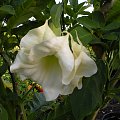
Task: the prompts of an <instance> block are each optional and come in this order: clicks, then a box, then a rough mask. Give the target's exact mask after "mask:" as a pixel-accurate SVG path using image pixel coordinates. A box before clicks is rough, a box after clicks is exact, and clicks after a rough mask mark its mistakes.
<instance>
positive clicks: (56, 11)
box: [50, 4, 63, 35]
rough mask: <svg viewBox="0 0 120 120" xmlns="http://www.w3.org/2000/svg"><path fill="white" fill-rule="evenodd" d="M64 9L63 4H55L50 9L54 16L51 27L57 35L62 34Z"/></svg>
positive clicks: (52, 16)
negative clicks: (61, 22) (61, 21)
mask: <svg viewBox="0 0 120 120" xmlns="http://www.w3.org/2000/svg"><path fill="white" fill-rule="evenodd" d="M62 11H63V7H62V4H55V5H53V7H52V8H51V10H50V15H51V18H52V23H51V25H50V27H51V29H52V30H53V31H54V33H55V34H56V35H61V24H60V19H61V15H62Z"/></svg>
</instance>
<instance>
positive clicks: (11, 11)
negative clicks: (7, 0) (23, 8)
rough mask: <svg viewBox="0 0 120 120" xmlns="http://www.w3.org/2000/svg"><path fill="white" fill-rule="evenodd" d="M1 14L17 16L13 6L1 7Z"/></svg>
mask: <svg viewBox="0 0 120 120" xmlns="http://www.w3.org/2000/svg"><path fill="white" fill-rule="evenodd" d="M0 12H3V13H6V14H11V15H15V10H14V8H13V7H12V6H11V5H4V6H1V7H0Z"/></svg>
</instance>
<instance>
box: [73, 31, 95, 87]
mask: <svg viewBox="0 0 120 120" xmlns="http://www.w3.org/2000/svg"><path fill="white" fill-rule="evenodd" d="M76 36H77V42H78V43H77V42H75V41H74V40H73V39H71V46H72V51H73V55H74V59H75V76H74V78H73V80H72V82H73V81H76V82H75V83H74V84H75V86H77V87H78V89H81V88H82V78H83V77H90V76H92V75H94V74H95V73H96V72H97V65H96V63H95V62H94V60H93V59H92V58H90V55H89V51H88V50H87V49H86V47H85V46H83V44H82V43H81V41H80V40H79V38H78V35H77V33H76ZM71 38H72V37H71Z"/></svg>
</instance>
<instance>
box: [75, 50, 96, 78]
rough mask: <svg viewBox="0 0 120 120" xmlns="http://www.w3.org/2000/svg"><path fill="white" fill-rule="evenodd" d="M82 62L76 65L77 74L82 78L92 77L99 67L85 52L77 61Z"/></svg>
mask: <svg viewBox="0 0 120 120" xmlns="http://www.w3.org/2000/svg"><path fill="white" fill-rule="evenodd" d="M79 60H80V61H81V62H80V64H76V68H77V71H76V74H77V75H79V76H80V77H83V76H85V77H90V76H91V75H93V74H95V73H96V72H97V66H96V63H95V62H94V60H92V59H91V58H90V57H89V56H88V55H87V54H86V53H85V52H83V51H82V52H81V53H80V55H79V57H78V58H77V61H79Z"/></svg>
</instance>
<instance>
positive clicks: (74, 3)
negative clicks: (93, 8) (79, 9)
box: [69, 0, 78, 8]
mask: <svg viewBox="0 0 120 120" xmlns="http://www.w3.org/2000/svg"><path fill="white" fill-rule="evenodd" d="M69 2H70V5H72V6H73V8H75V7H76V6H77V5H78V0H69Z"/></svg>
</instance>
